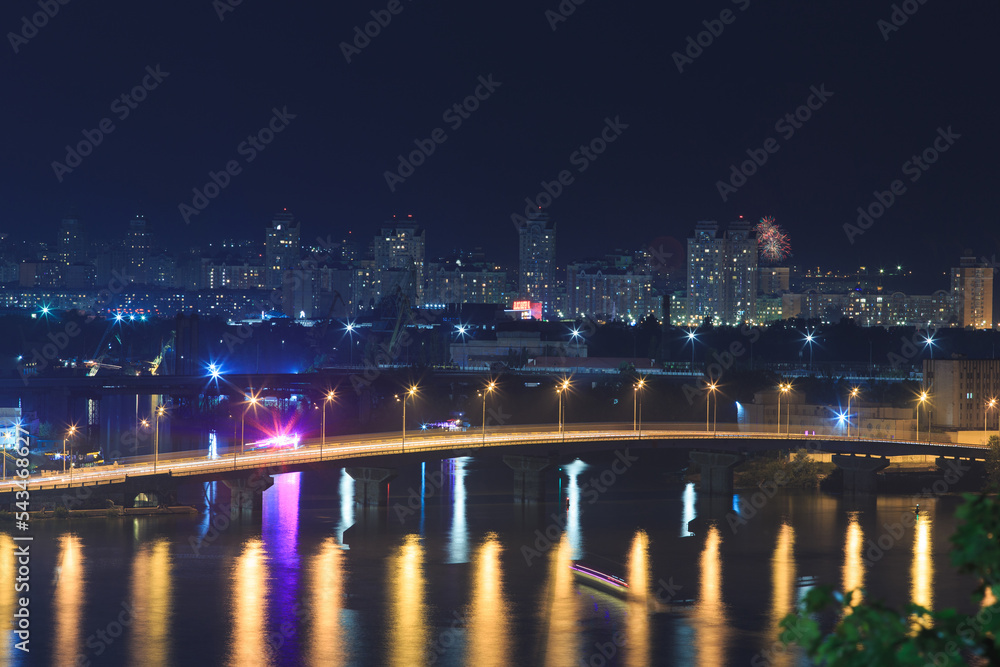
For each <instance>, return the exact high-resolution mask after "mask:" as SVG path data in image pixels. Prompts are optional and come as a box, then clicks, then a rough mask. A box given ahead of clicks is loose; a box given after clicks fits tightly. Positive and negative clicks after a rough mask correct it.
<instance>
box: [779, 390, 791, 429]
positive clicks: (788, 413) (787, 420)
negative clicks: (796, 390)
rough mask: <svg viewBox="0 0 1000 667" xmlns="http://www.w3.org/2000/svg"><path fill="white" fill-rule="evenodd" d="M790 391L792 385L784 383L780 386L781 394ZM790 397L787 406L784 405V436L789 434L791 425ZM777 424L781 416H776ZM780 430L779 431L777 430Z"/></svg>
mask: <svg viewBox="0 0 1000 667" xmlns="http://www.w3.org/2000/svg"><path fill="white" fill-rule="evenodd" d="M791 390H792V383H791V382H786V383H785V384H783V385H781V393H782V394H784V393H786V392H789V391H791ZM791 399H792V397H791V396H789V397H788V401H787V405H785V435H786V436H787V435H788V434H789V433H790V432H791V423H792V400H791ZM778 424H779V425H780V424H781V415H780V414H779V415H778ZM779 430H780V429H779Z"/></svg>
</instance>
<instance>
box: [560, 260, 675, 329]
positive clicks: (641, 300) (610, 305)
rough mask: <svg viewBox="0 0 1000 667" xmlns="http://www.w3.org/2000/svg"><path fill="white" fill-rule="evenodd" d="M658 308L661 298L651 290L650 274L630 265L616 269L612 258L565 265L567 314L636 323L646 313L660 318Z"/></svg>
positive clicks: (573, 316)
mask: <svg viewBox="0 0 1000 667" xmlns="http://www.w3.org/2000/svg"><path fill="white" fill-rule="evenodd" d="M661 310H662V299H661V297H660V296H659V295H658V294H657V293H656V291H655V290H654V289H653V276H652V275H650V274H647V273H639V272H636V271H634V270H633V268H632V267H629V268H616V265H615V263H614V258H613V257H609V258H607V259H606V260H605V261H599V262H589V261H582V262H573V263H571V264H570V265H569V266H568V267H566V313H565V314H566V316H567V317H570V318H574V319H575V318H579V317H590V318H593V319H595V320H598V321H600V322H608V321H611V320H615V319H618V320H621V321H623V322H629V323H632V324H635V323H637V322H639V321H641V320H642V319H643V318H644V317H646V316H647V315H653V316H655V317H660V316H661V315H662V312H661Z"/></svg>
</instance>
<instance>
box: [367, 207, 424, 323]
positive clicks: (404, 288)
mask: <svg viewBox="0 0 1000 667" xmlns="http://www.w3.org/2000/svg"><path fill="white" fill-rule="evenodd" d="M425 255H426V245H425V237H424V229H423V227H421V226H420V225H419V224H417V223H416V222H415V221H414V220H413V219H412V216H407V218H406V219H405V220H390V221H388V222H386V223H385V224H384V225H382V230H381V232H380V233H379V235H378V236H376V237H375V239H374V241H373V243H372V259H373V260H374V267H373V268H374V270H375V281H376V282H375V298H376V300H377V299H379V298H381V297H382V296H387V295H391V294H393V293H394V292H395V291H396V287H397V286H398V287H399V289H400V292H401V293H402V294H404V295H406V296H407V298H409V300H410V303H411V304H414V305H417V306H420V305H423V303H424V279H425V275H424V258H425Z"/></svg>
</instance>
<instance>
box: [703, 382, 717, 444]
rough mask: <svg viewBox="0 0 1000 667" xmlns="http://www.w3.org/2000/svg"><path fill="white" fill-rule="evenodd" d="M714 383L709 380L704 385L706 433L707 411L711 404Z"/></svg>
mask: <svg viewBox="0 0 1000 667" xmlns="http://www.w3.org/2000/svg"><path fill="white" fill-rule="evenodd" d="M715 389H716V384H715V383H714V382H709V383H708V384H707V385H705V433H708V411H709V408H710V407H711V406H712V394H713V393H715Z"/></svg>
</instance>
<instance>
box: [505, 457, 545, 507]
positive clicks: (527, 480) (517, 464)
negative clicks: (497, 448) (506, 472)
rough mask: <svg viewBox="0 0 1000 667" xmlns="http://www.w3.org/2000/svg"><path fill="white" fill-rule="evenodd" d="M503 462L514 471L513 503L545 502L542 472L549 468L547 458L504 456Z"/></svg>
mask: <svg viewBox="0 0 1000 667" xmlns="http://www.w3.org/2000/svg"><path fill="white" fill-rule="evenodd" d="M503 462H504V463H506V464H507V467H509V468H510V469H511V470H513V471H514V502H515V503H517V504H519V505H533V504H536V503H541V502H544V501H545V480H544V479H543V477H542V471H543V470H545V469H546V468H547V467H548V466H549V459H548V458H544V459H543V458H540V457H537V456H513V455H509V454H508V455H506V456H504V457H503Z"/></svg>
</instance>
